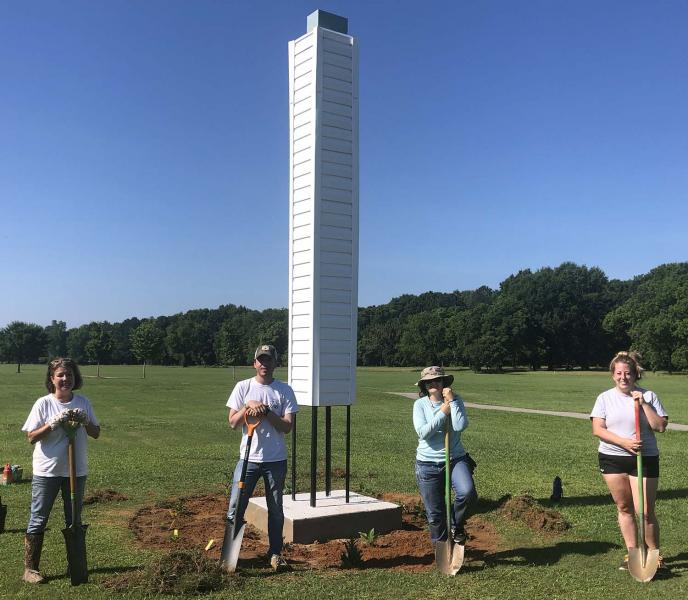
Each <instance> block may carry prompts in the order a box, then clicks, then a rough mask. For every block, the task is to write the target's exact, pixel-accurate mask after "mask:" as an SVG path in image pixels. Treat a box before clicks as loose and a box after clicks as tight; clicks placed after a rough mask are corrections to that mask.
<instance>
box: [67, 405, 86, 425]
mask: <svg viewBox="0 0 688 600" xmlns="http://www.w3.org/2000/svg"><path fill="white" fill-rule="evenodd" d="M70 412H71V415H70V416H69V420H70V421H76V422H77V423H80V424H81V425H88V424H89V423H90V422H91V420H90V419H89V418H88V413H87V412H86V411H85V410H84V409H83V408H73V409H72V410H71V411H70Z"/></svg>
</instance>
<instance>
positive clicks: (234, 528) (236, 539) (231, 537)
mask: <svg viewBox="0 0 688 600" xmlns="http://www.w3.org/2000/svg"><path fill="white" fill-rule="evenodd" d="M260 420H261V417H260V416H253V417H250V416H249V415H248V413H245V414H244V423H245V424H246V435H247V437H246V450H245V452H244V461H243V463H242V466H241V476H240V477H239V481H238V483H237V487H238V488H239V498H238V499H237V510H236V512H235V513H234V519H233V520H230V519H227V521H226V523H225V537H224V541H223V542H222V554H221V555H220V567H221V568H222V570H223V571H225V572H227V573H234V571H236V567H237V561H238V560H239V551H240V550H241V541H242V540H243V538H244V529H245V528H246V522H245V521H244V512H245V511H246V506H245V503H244V493H245V492H244V485H245V480H246V470H247V469H248V457H249V455H250V454H251V442H252V441H253V432H254V431H255V429H256V427H258V425H259V424H260Z"/></svg>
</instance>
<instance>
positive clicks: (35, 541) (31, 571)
mask: <svg viewBox="0 0 688 600" xmlns="http://www.w3.org/2000/svg"><path fill="white" fill-rule="evenodd" d="M41 550H43V534H42V533H27V534H26V536H24V577H22V579H23V580H24V581H26V582H27V583H45V579H44V578H43V575H41V574H40V573H39V572H38V564H39V563H40V562H41Z"/></svg>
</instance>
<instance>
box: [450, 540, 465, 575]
mask: <svg viewBox="0 0 688 600" xmlns="http://www.w3.org/2000/svg"><path fill="white" fill-rule="evenodd" d="M464 549H465V546H464V545H463V544H454V546H453V548H452V555H451V568H452V570H453V571H454V572H453V573H452V575H456V574H457V573H458V572H459V569H461V567H462V566H463V558H464Z"/></svg>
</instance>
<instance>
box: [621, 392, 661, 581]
mask: <svg viewBox="0 0 688 600" xmlns="http://www.w3.org/2000/svg"><path fill="white" fill-rule="evenodd" d="M635 437H636V439H637V440H639V439H640V401H638V400H636V401H635ZM637 516H638V547H637V548H629V549H628V572H629V573H630V574H631V575H632V577H633V579H635V580H636V581H640V582H642V583H646V582H648V581H650V580H651V579H652V578H653V577H654V576H655V573H656V572H657V566H658V565H659V549H657V548H654V549H652V550H650V549H648V548H647V546H645V490H644V489H643V453H642V452H641V451H640V450H638V515H637Z"/></svg>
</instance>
